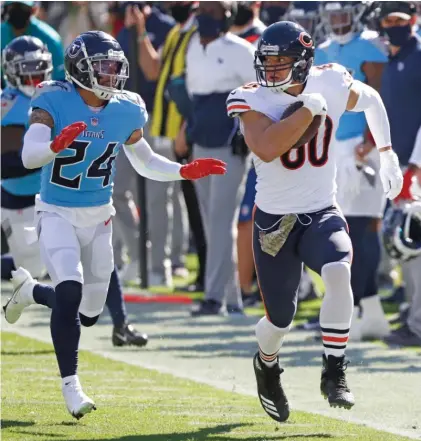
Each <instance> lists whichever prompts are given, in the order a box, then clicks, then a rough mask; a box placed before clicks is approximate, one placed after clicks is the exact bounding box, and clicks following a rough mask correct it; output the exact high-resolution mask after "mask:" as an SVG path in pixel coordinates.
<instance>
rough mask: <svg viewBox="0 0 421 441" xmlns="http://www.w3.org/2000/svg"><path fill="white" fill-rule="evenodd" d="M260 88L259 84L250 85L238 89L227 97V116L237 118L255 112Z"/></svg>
mask: <svg viewBox="0 0 421 441" xmlns="http://www.w3.org/2000/svg"><path fill="white" fill-rule="evenodd" d="M259 89H260V86H259V84H258V83H248V84H246V85H244V86H241V87H237V89H234V90H233V91H232V92H231V93H230V94H229V95H228V97H227V101H226V104H227V114H228V116H230V117H231V118H235V117H236V116H238V115H239V114H240V113H244V112H248V111H249V110H253V107H254V106H253V103H254V102H255V101H256V94H257V92H258V90H259Z"/></svg>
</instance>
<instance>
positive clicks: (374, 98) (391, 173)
mask: <svg viewBox="0 0 421 441" xmlns="http://www.w3.org/2000/svg"><path fill="white" fill-rule="evenodd" d="M346 109H347V110H349V111H352V112H364V113H365V117H366V119H367V123H368V127H369V128H370V131H371V134H372V135H373V138H374V141H375V143H376V147H377V149H378V151H379V153H380V179H381V181H382V185H383V189H384V192H385V193H386V196H387V197H388V198H389V199H395V198H396V197H397V196H398V195H399V193H400V192H401V190H402V185H403V176H402V172H401V169H400V166H399V160H398V157H397V155H396V153H395V152H394V151H393V149H392V141H391V137H390V125H389V119H388V117H387V113H386V109H385V107H384V104H383V101H382V99H381V97H380V95H379V93H378V92H377V91H376V90H374V89H373V88H372V87H370V86H368V85H367V84H364V83H361V82H360V81H354V82H353V83H352V86H351V88H350V93H349V98H348V103H347V107H346Z"/></svg>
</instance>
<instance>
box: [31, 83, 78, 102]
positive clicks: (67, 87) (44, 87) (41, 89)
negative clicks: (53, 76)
mask: <svg viewBox="0 0 421 441" xmlns="http://www.w3.org/2000/svg"><path fill="white" fill-rule="evenodd" d="M72 90H73V89H72V86H71V84H70V83H69V82H68V81H43V82H42V83H41V84H38V86H37V87H36V88H35V93H34V95H33V96H32V101H34V100H35V99H36V98H38V97H39V96H41V95H44V94H46V93H52V92H71V91H72Z"/></svg>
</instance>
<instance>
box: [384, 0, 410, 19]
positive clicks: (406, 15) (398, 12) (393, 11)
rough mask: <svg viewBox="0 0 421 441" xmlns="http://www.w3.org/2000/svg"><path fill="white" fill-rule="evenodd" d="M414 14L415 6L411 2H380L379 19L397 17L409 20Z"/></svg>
mask: <svg viewBox="0 0 421 441" xmlns="http://www.w3.org/2000/svg"><path fill="white" fill-rule="evenodd" d="M415 13H416V7H415V4H414V3H412V2H393V1H392V2H389V1H387V2H386V1H384V2H381V5H380V13H379V16H380V17H379V18H385V17H399V18H402V19H404V20H409V19H410V18H411V17H412V16H413V15H414V14H415Z"/></svg>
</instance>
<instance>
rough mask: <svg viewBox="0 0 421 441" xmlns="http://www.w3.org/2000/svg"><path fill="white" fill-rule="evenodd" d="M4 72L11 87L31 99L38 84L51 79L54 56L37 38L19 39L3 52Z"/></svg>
mask: <svg viewBox="0 0 421 441" xmlns="http://www.w3.org/2000/svg"><path fill="white" fill-rule="evenodd" d="M3 70H4V73H5V76H6V80H7V82H8V83H9V84H10V86H12V87H15V88H16V89H18V90H20V91H21V92H22V93H23V94H24V95H26V96H29V97H31V96H32V95H33V94H34V92H35V88H36V86H37V85H38V84H40V83H42V82H43V81H47V80H49V79H50V78H51V72H52V71H53V63H52V56H51V53H50V52H48V50H47V47H46V46H44V44H43V43H42V42H41V41H40V40H38V39H37V38H34V37H26V36H25V37H18V38H16V39H15V40H13V41H12V42H11V43H10V44H9V45H8V46H6V48H5V49H4V51H3Z"/></svg>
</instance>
